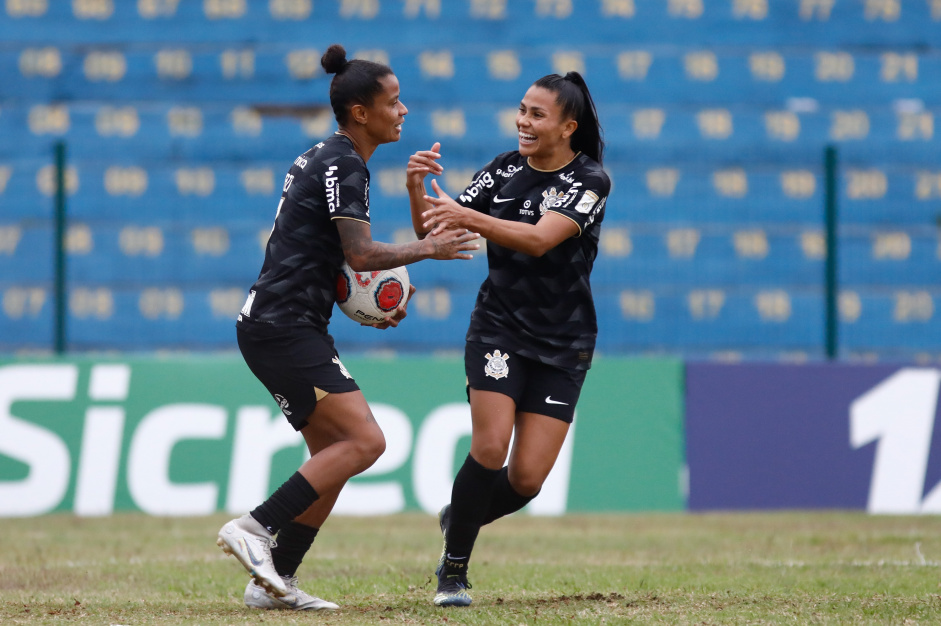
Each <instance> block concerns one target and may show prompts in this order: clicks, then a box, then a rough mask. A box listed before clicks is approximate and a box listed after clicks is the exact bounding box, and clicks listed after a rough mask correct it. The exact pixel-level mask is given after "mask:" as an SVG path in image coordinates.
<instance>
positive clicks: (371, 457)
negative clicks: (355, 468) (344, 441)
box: [355, 426, 386, 471]
mask: <svg viewBox="0 0 941 626" xmlns="http://www.w3.org/2000/svg"><path fill="white" fill-rule="evenodd" d="M355 446H356V451H357V453H358V454H357V456H358V457H359V460H360V463H359V465H360V467H361V469H360V470H359V471H364V470H366V469H368V468H370V467H372V464H373V463H375V462H376V461H377V460H379V457H381V456H382V453H383V452H385V451H386V438H385V435H383V434H382V430H381V429H380V428H379V427H378V426H376V427H375V428H372V429H370V430H369V431H368V432H366V433H363V434H362V436H361V437H359V438H357V440H356V442H355Z"/></svg>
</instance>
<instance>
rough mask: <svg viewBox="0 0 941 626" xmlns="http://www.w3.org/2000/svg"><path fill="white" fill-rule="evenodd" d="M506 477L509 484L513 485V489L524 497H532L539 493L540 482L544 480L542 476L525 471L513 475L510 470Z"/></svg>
mask: <svg viewBox="0 0 941 626" xmlns="http://www.w3.org/2000/svg"><path fill="white" fill-rule="evenodd" d="M508 478H509V480H510V486H511V487H513V491H515V492H516V493H518V494H519V495H521V496H523V497H524V498H532V497H533V496H535V495H536V494H537V493H539V490H540V489H542V483H543V482H545V478H544V477H543V476H534V475H531V474H525V473H523V474H520V475H515V473H514V472H512V471H511V472H510V475H509V477H508Z"/></svg>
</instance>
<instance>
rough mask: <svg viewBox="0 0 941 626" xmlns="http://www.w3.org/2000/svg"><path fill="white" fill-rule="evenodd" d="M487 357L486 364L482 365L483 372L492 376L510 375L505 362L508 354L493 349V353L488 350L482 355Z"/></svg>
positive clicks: (498, 377) (503, 376) (504, 376)
mask: <svg viewBox="0 0 941 626" xmlns="http://www.w3.org/2000/svg"><path fill="white" fill-rule="evenodd" d="M484 356H485V357H487V365H486V366H485V367H484V373H485V374H486V375H487V376H491V377H493V378H497V379H500V378H506V377H507V376H509V375H510V368H509V366H507V364H506V362H507V359H509V358H510V357H509V355H507V354H501V353H500V351H499V350H494V351H493V354H490V353H489V352H488V353H487V354H485V355H484Z"/></svg>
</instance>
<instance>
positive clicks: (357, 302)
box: [337, 263, 409, 324]
mask: <svg viewBox="0 0 941 626" xmlns="http://www.w3.org/2000/svg"><path fill="white" fill-rule="evenodd" d="M408 288H409V280H408V270H406V269H405V268H404V267H396V268H393V269H391V270H381V271H375V272H354V271H353V270H352V269H351V268H350V266H349V264H347V263H343V267H341V268H340V273H339V274H338V275H337V306H338V307H339V308H340V310H341V311H343V313H344V314H345V315H346V316H347V317H349V318H350V319H351V320H353V321H356V322H359V323H361V324H381V323H382V322H384V321H385V318H386V317H390V316H392V314H393V313H394V312H395V310H396V309H397V308H399V306H401V305H402V304H403V303H404V302H405V301H406V300H408Z"/></svg>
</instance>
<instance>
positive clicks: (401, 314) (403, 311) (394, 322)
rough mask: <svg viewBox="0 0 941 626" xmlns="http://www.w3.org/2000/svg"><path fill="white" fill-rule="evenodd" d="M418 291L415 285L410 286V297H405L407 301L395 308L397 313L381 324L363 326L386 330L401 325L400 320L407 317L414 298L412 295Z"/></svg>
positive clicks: (387, 317)
mask: <svg viewBox="0 0 941 626" xmlns="http://www.w3.org/2000/svg"><path fill="white" fill-rule="evenodd" d="M416 291H418V290H417V289H415V285H409V286H408V297H407V298H406V299H405V302H403V303H402V304H400V305H399V308H397V309H396V310H395V313H393V314H392V315H387V316H386V321H384V322H381V323H379V324H362V326H372V327H373V328H378V329H379V330H385V329H386V328H389V327H390V326H391V327H392V328H395V327H396V326H398V325H399V322H401V321H402V320H404V319H405V316H406V315H408V301H409V300H411V299H412V296H413V295H414V294H415V292H416Z"/></svg>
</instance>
